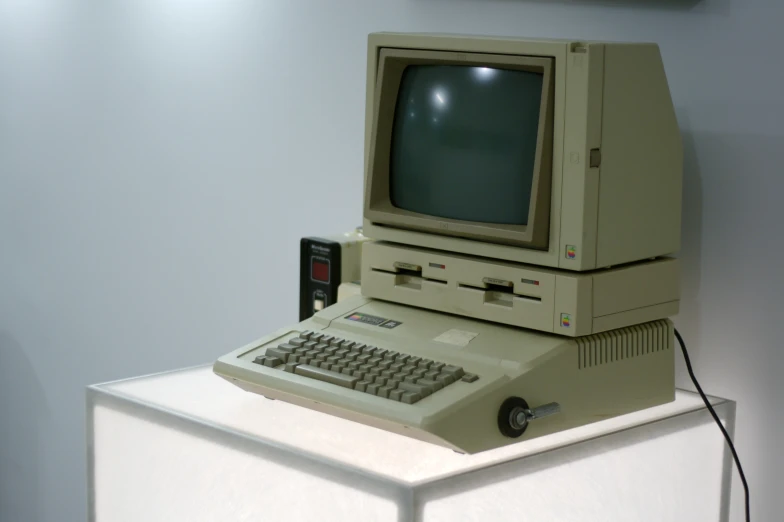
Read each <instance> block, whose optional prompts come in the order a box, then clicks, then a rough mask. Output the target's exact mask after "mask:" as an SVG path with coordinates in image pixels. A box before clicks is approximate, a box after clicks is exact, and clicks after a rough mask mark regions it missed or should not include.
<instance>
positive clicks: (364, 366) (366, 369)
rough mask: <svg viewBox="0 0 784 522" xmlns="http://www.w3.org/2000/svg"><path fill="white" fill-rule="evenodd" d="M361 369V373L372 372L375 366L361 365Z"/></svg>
mask: <svg viewBox="0 0 784 522" xmlns="http://www.w3.org/2000/svg"><path fill="white" fill-rule="evenodd" d="M359 369H360V371H363V372H369V371H370V370H372V369H373V365H372V364H367V363H365V364H362V365H360V367H359Z"/></svg>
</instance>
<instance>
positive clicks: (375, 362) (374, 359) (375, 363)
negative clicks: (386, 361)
mask: <svg viewBox="0 0 784 522" xmlns="http://www.w3.org/2000/svg"><path fill="white" fill-rule="evenodd" d="M382 360H383V359H382V358H381V357H372V358H371V359H370V360H369V361H368V363H369V364H372V365H373V366H378V363H380V362H381V361H382Z"/></svg>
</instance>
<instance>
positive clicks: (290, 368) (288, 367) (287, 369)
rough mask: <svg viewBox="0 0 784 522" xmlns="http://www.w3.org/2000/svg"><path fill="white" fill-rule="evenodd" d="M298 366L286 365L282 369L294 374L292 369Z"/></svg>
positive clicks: (293, 364)
mask: <svg viewBox="0 0 784 522" xmlns="http://www.w3.org/2000/svg"><path fill="white" fill-rule="evenodd" d="M297 366H299V365H298V364H297V363H291V362H290V363H287V364H286V366H285V367H284V368H283V371H286V372H289V373H294V368H296V367H297Z"/></svg>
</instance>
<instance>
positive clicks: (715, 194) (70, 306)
mask: <svg viewBox="0 0 784 522" xmlns="http://www.w3.org/2000/svg"><path fill="white" fill-rule="evenodd" d="M774 5H778V6H777V7H773V6H774ZM782 19H784V4H781V2H777V1H776V0H767V1H766V0H704V1H702V2H699V1H698V0H574V1H569V0H549V1H544V0H542V1H514V0H484V1H482V0H384V1H381V0H333V1H330V2H327V1H321V0H311V1H309V2H306V1H295V0H278V1H273V0H267V1H263V2H262V1H252V0H133V1H132V0H125V1H120V0H109V1H104V2H97V1H93V2H89V1H86V0H71V1H67V2H66V1H55V0H51V1H49V0H0V419H2V421H0V422H1V423H2V424H1V425H0V520H2V521H3V522H6V521H9V522H10V521H23V522H27V521H46V522H54V521H61V520H62V521H65V520H67V521H76V520H83V519H84V518H85V513H86V508H85V466H84V460H85V455H84V435H85V434H84V399H83V397H84V391H83V389H84V386H85V385H87V384H89V383H95V382H99V381H106V380H109V379H116V378H120V377H127V376H132V375H137V374H142V373H146V372H156V371H160V370H166V369H170V368H175V367H180V366H185V365H191V364H195V363H201V362H207V361H210V360H211V359H213V358H214V357H216V356H218V355H219V354H222V353H224V352H227V351H229V350H230V349H232V348H235V347H236V346H238V345H239V344H240V343H243V342H246V341H249V340H251V339H253V338H255V337H256V336H259V335H261V334H263V333H264V332H266V331H268V330H270V329H272V328H277V327H278V326H280V325H281V324H285V323H287V322H294V321H295V320H296V315H297V312H296V310H297V296H296V289H297V266H298V265H297V263H298V259H297V258H298V248H297V242H298V239H299V238H300V237H301V236H303V235H309V234H327V233H333V232H339V231H342V230H346V229H349V228H351V227H353V226H354V225H356V224H359V222H360V212H361V208H360V203H361V180H362V151H363V142H362V140H363V111H364V80H365V70H364V68H365V37H366V34H367V33H368V32H371V31H376V30H423V31H448V32H469V33H480V34H481V33H484V34H502V35H527V36H563V37H574V38H593V39H612V40H652V41H657V42H659V43H660V45H661V47H662V51H663V55H664V60H665V64H666V68H667V72H668V75H669V80H670V85H671V88H672V93H673V95H674V99H675V103H676V105H677V110H678V117H679V120H680V123H681V126H682V128H683V133H684V140H685V144H686V178H685V201H684V206H685V212H684V225H683V226H684V243H683V252H682V257H683V259H684V302H683V313H682V314H681V316H680V317H679V318H678V324H679V325H680V327H681V328H682V331H683V333H684V335H685V337H686V339H687V340H688V342H689V343H690V345H691V351H692V357H693V359H694V362H695V364H696V367H697V371H698V374H699V376H701V378H702V383H703V385H704V386H705V388H706V389H707V390H709V391H710V392H711V393H713V394H717V395H722V396H727V397H730V398H733V399H736V400H737V401H738V404H739V411H738V418H737V420H738V430H737V440H738V448H739V452H740V454H741V456H742V458H743V460H744V463H745V465H746V468H747V472H748V474H749V479H750V482H751V486H752V488H753V498H754V515H755V518H756V519H757V520H774V519H778V518H780V515H778V514H777V507H778V504H779V500H780V499H779V498H777V495H776V494H777V493H779V494H780V493H781V491H782V489H784V474H782V467H784V457H783V456H782V455H784V452H782V451H781V441H782V440H784V423H783V422H782V414H781V407H780V404H779V403H777V399H781V398H782V397H783V396H784V384H782V383H783V382H784V380H782V379H781V377H780V374H781V373H782V372H784V347H782V346H781V344H782V343H781V341H780V339H781V334H780V333H779V332H780V328H779V325H780V323H779V321H780V318H779V316H780V313H781V312H780V305H781V296H780V293H781V290H782V286H783V285H782V280H784V277H782V276H781V275H780V274H779V273H778V267H779V266H780V265H781V262H782V261H781V260H782V258H784V246H783V245H784V241H782V239H783V238H782V233H781V226H780V225H779V221H780V213H779V211H778V209H779V208H780V198H781V196H780V194H781V193H782V191H784V177H782V175H781V174H782V167H781V160H780V158H781V154H782V150H784V131H783V130H782V127H781V122H782V121H784V103H783V102H782V95H784V66H782V63H784V62H782V58H781V51H780V47H781V46H780V38H777V36H778V30H779V26H780V22H781V21H782ZM777 203H778V205H777ZM679 383H680V385H686V386H688V381H687V378H686V375H685V373H684V372H683V371H681V372H680V379H679ZM736 498H737V497H736ZM739 508H740V506H739V505H737V503H736V505H735V506H734V507H733V513H734V517H737V516H738V515H739ZM733 519H734V520H738V518H733Z"/></svg>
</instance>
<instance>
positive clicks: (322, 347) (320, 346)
mask: <svg viewBox="0 0 784 522" xmlns="http://www.w3.org/2000/svg"><path fill="white" fill-rule="evenodd" d="M327 348H329V345H328V344H324V343H318V344H317V345H316V346H314V347H313V349H314V350H318V351H320V352H323V351H324V350H326V349H327Z"/></svg>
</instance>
